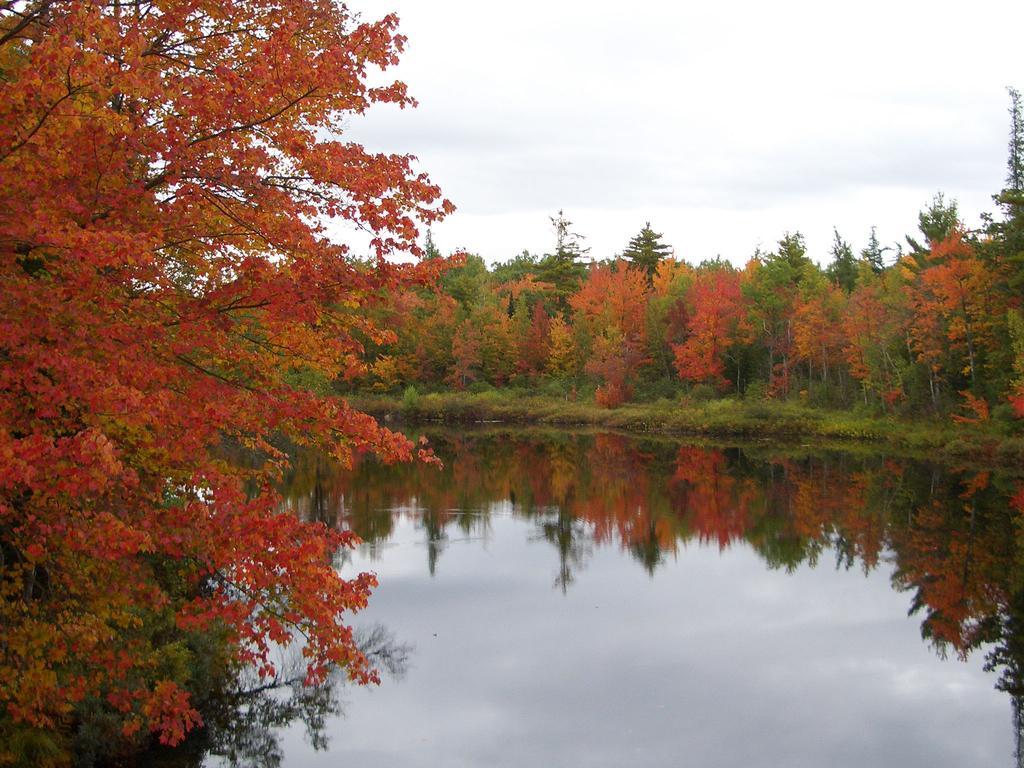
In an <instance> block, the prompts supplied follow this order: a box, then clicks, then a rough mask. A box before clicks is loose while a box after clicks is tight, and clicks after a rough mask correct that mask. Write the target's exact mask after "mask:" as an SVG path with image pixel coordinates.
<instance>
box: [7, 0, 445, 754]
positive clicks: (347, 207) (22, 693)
mask: <svg viewBox="0 0 1024 768" xmlns="http://www.w3.org/2000/svg"><path fill="white" fill-rule="evenodd" d="M396 26H397V19H396V17H394V16H385V17H384V18H382V19H380V20H377V21H363V20H361V19H360V18H358V17H357V16H355V15H354V14H352V13H351V12H350V11H349V10H348V9H347V8H346V7H345V6H343V5H340V4H336V3H333V2H318V1H317V0H274V1H273V2H267V1H265V0H245V1H244V2H233V3H223V2H210V1H209V0H199V1H198V2H196V1H195V0H189V1H188V2H184V1H182V0H152V1H144V2H136V3H107V2H93V1H89V2H64V1H62V0H31V1H29V2H17V3H5V4H3V6H2V10H0V270H2V277H0V279H2V282H3V286H4V289H3V291H2V292H0V360H2V364H0V424H2V429H0V626H2V627H3V642H2V643H0V665H2V669H0V674H2V679H3V684H2V686H0V706H2V707H3V712H4V714H3V715H0V718H5V719H3V720H0V731H4V732H8V730H9V729H10V728H15V729H17V728H32V727H39V728H45V729H52V730H54V731H58V732H59V731H61V730H63V729H64V728H66V727H67V726H68V724H69V723H74V722H75V721H77V720H80V719H81V718H82V717H84V716H85V715H84V714H83V713H84V712H87V711H88V712H93V713H97V712H98V713H101V714H100V715H99V717H100V720H99V722H106V723H108V724H110V723H113V725H111V726H110V727H112V728H114V729H115V730H114V732H112V733H111V734H110V738H111V739H112V740H114V741H117V740H124V739H129V740H130V739H132V738H141V737H142V736H144V735H146V734H148V733H149V732H151V731H152V732H153V733H155V734H156V735H158V736H159V738H160V739H161V740H162V741H165V742H168V743H173V742H176V741H178V740H180V739H181V738H182V736H183V735H184V733H185V732H186V731H188V730H189V729H190V728H192V727H193V726H195V725H196V724H197V723H198V722H199V715H198V713H197V711H196V709H195V708H194V706H193V702H192V700H191V698H190V696H191V695H192V693H193V692H194V691H192V690H191V689H190V687H189V686H190V684H189V673H188V672H187V669H188V667H189V663H188V659H189V658H191V657H190V654H193V653H195V649H194V647H193V645H194V640H195V638H196V637H197V636H198V635H197V633H209V632H216V633H219V634H220V635H221V636H223V637H225V638H226V639H227V642H228V645H227V647H228V648H229V649H230V655H231V656H232V657H233V658H234V659H236V660H241V661H249V662H253V663H256V664H258V665H259V667H260V669H261V673H262V674H270V673H271V670H272V666H271V663H270V660H269V657H268V649H269V647H270V645H271V644H272V643H287V642H289V641H290V640H291V639H294V638H296V637H301V639H302V643H303V646H304V647H303V653H304V654H305V655H306V658H307V661H308V663H309V667H308V679H309V680H311V681H315V680H317V679H321V678H322V677H323V675H324V674H326V670H327V669H328V667H330V666H331V665H342V666H344V667H346V668H347V669H348V672H349V674H350V675H351V676H353V677H354V678H356V679H359V680H362V681H369V680H373V679H374V678H375V673H374V671H373V670H372V669H371V668H370V666H369V665H368V664H367V662H366V659H365V657H363V655H362V654H361V653H360V652H359V650H358V648H357V647H356V646H355V644H354V642H353V639H352V632H351V630H350V629H349V627H348V626H347V624H346V622H345V615H346V613H347V612H348V611H352V610H357V609H359V608H360V607H362V606H363V605H364V604H365V602H366V599H367V596H368V593H369V591H370V589H371V587H372V586H373V584H374V578H373V577H372V576H371V575H367V574H363V575H360V576H357V577H354V578H351V579H342V578H340V577H339V576H338V574H337V572H336V571H335V570H334V568H332V567H331V553H332V552H333V551H334V550H335V549H336V548H337V547H339V546H346V545H352V543H353V537H352V535H351V534H348V533H340V532H338V531H329V530H326V529H325V528H323V527H322V526H320V525H314V524H309V523H304V522H302V521H300V520H299V519H297V518H296V517H294V516H293V515H289V514H279V513H278V498H277V495H276V494H275V493H274V491H273V490H272V483H273V481H274V479H275V477H276V476H277V474H278V473H279V472H280V471H281V468H282V466H283V464H284V461H285V457H284V454H283V452H282V451H281V449H280V447H279V446H280V445H281V443H282V441H288V442H291V443H297V444H304V445H310V446H315V447H317V448H318V449H320V450H323V451H326V452H327V453H329V454H330V455H332V456H334V457H336V458H337V459H338V460H340V461H347V460H348V459H349V458H350V457H351V456H352V455H353V453H354V452H361V451H371V452H375V453H377V454H378V455H380V456H381V457H383V458H384V459H386V460H398V459H403V458H408V457H410V456H411V455H413V454H414V453H415V446H414V445H412V444H411V443H410V441H409V440H408V439H406V438H405V437H403V436H401V435H399V434H396V433H392V432H389V431H387V430H386V429H382V428H381V427H379V426H378V425H377V424H376V423H375V422H374V420H373V419H371V418H369V417H368V416H365V415H363V414H361V413H358V412H356V411H354V410H353V409H352V408H350V407H349V406H348V405H347V404H346V403H345V402H344V401H343V400H340V399H336V398H332V397H325V396H323V395H322V394H320V393H321V392H323V391H324V387H325V386H326V385H328V384H329V382H331V381H332V380H334V379H335V378H336V377H338V376H339V375H340V376H353V375H357V374H359V373H360V372H362V371H363V370H364V369H365V366H364V363H363V361H362V350H363V349H364V346H365V344H366V343H368V342H369V341H372V340H377V341H384V340H387V339H389V338H390V332H389V331H386V330H383V329H381V328H378V327H376V326H375V325H374V324H373V323H372V322H370V321H369V320H368V318H367V314H366V311H367V309H368V308H369V307H371V306H373V305H374V304H376V303H377V302H378V301H379V300H380V297H381V295H382V292H384V291H395V290H398V289H400V288H402V287H404V286H410V285H413V284H416V283H421V282H423V281H424V280H426V279H428V277H429V274H430V273H431V271H432V270H434V271H436V270H437V269H439V266H438V265H436V264H435V263H434V262H431V264H434V266H423V267H421V266H408V265H406V266H402V265H397V264H392V263H390V262H388V261H386V260H385V257H386V256H388V255H389V254H393V253H403V252H404V253H412V254H416V255H418V254H419V248H418V246H417V245H416V237H417V235H418V229H417V222H420V221H422V222H425V223H430V222H432V221H435V220H437V219H438V218H440V217H441V216H443V215H444V214H445V213H448V212H450V211H451V210H453V208H452V205H451V204H450V203H449V202H447V201H446V200H444V199H442V197H441V196H440V192H439V190H438V189H437V187H436V186H434V185H433V184H432V183H431V182H430V180H429V179H428V178H427V177H426V176H425V175H423V174H422V173H419V172H417V171H416V170H414V169H413V166H412V159H411V158H410V157H408V156H404V155H387V154H374V153H371V152H368V151H366V150H365V149H364V148H363V147H362V146H360V145H359V144H357V143H353V142H350V141H348V140H346V138H345V137H344V135H343V134H342V133H341V125H342V123H341V120H342V119H343V118H344V117H345V116H347V115H353V114H359V113H362V112H364V111H365V110H367V109H369V108H370V107H371V106H373V105H374V104H378V103H390V104H396V105H398V106H403V107H404V106H412V105H413V104H414V102H413V100H412V99H411V97H410V96H409V95H408V94H407V93H406V89H405V87H404V85H403V84H401V83H399V82H393V83H384V84H380V85H370V84H369V78H370V74H371V73H372V72H375V71H378V70H385V69H387V68H389V67H391V66H392V65H394V64H395V63H396V62H397V60H398V56H399V54H400V53H401V51H402V49H403V47H404V44H405V40H404V38H403V37H402V36H401V35H399V34H398V33H397V31H396ZM378 79H379V78H378ZM330 217H335V218H341V219H345V220H348V221H351V222H354V223H355V224H356V225H358V226H359V227H361V228H363V229H365V230H366V231H368V232H369V233H370V234H371V240H370V248H371V251H372V254H373V261H372V262H371V263H366V262H364V261H360V260H357V259H355V258H353V254H352V253H351V252H350V251H349V249H348V247H347V246H346V245H344V244H341V243H338V242H335V241H334V240H332V239H331V238H330V237H329V236H328V233H327V231H326V230H325V228H324V224H323V222H324V221H325V220H326V219H327V218H330ZM238 451H241V452H243V453H244V454H245V455H247V456H249V457H250V458H249V459H247V460H245V461H235V460H231V458H230V456H231V455H232V452H238ZM190 649H191V650H190ZM104 718H106V719H104ZM0 761H2V758H0Z"/></svg>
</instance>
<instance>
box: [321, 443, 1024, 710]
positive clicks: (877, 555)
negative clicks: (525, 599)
mask: <svg viewBox="0 0 1024 768" xmlns="http://www.w3.org/2000/svg"><path fill="white" fill-rule="evenodd" d="M434 442H435V449H436V450H437V452H438V454H439V455H440V456H441V458H442V459H443V460H444V462H445V469H444V470H443V471H437V470H435V469H432V468H428V467H422V466H415V465H410V466H405V467H391V468H383V467H379V466H377V465H373V464H370V463H366V464H363V465H359V466H357V467H356V468H354V469H353V470H351V471H348V472H346V473H342V474H337V473H336V474H335V475H333V476H327V474H326V473H321V476H318V475H317V472H316V470H315V467H314V468H313V470H312V471H307V473H306V478H307V485H306V487H307V489H311V488H315V486H316V485H317V483H321V484H323V486H324V488H325V490H324V491H322V492H319V493H320V496H319V497H316V496H314V497H313V498H312V500H311V501H308V502H306V504H307V506H308V507H309V508H310V509H311V510H312V509H319V508H321V507H326V508H327V509H334V510H340V513H339V514H340V516H339V519H338V521H337V524H339V525H345V526H348V527H351V528H352V529H353V530H355V531H356V532H357V533H358V534H359V535H361V536H362V537H363V538H364V539H367V540H368V541H372V542H376V543H378V544H379V543H382V542H383V541H385V540H386V539H387V537H388V536H390V535H391V533H392V531H393V525H394V523H393V520H394V515H393V514H392V512H391V510H394V509H401V510H403V511H402V512H401V514H407V515H412V516H414V517H415V518H416V520H417V523H418V524H419V525H421V526H422V528H423V529H424V531H425V534H426V537H427V549H428V556H427V559H428V563H427V565H428V569H429V570H430V571H431V572H433V571H434V569H435V568H436V567H437V562H438V558H439V556H440V554H441V552H442V551H443V545H444V542H446V541H448V540H449V536H450V531H451V530H452V528H453V526H459V527H461V528H462V530H463V532H464V533H466V534H468V533H469V531H470V530H473V529H474V526H478V525H481V524H483V525H486V524H487V523H486V515H483V516H477V515H467V514H465V511H466V510H487V509H490V508H491V507H492V506H493V505H494V504H495V503H504V504H506V505H507V506H510V507H511V509H512V513H513V515H515V516H516V517H519V518H523V519H526V520H530V521H531V522H532V523H533V525H534V526H535V528H536V531H537V534H538V535H537V537H536V538H537V540H539V541H544V542H547V543H549V544H550V545H552V546H553V547H554V549H555V551H556V552H557V556H558V563H559V565H558V572H557V576H556V578H555V584H556V586H557V587H559V588H560V589H562V590H567V589H568V588H569V586H570V585H571V584H572V583H573V581H574V579H575V578H576V576H577V574H578V573H579V571H580V569H581V568H583V567H585V565H586V562H587V559H588V558H589V557H590V555H591V554H592V552H593V550H594V549H595V548H596V547H601V546H618V547H620V548H621V549H622V550H623V551H625V552H627V553H629V554H630V556H632V557H633V558H634V559H635V560H636V561H637V562H638V564H640V565H641V566H642V567H644V568H645V569H646V570H647V571H648V572H649V573H652V574H653V573H654V572H655V570H656V569H657V568H658V567H659V566H660V564H661V563H663V562H664V561H665V559H666V557H667V556H668V555H669V554H671V553H674V552H675V551H677V548H678V547H679V546H680V545H681V544H686V543H689V542H693V541H696V542H697V543H698V544H700V545H711V546H717V547H718V548H720V549H726V548H728V547H731V546H733V545H735V544H738V543H742V544H744V545H745V546H749V547H751V548H752V549H753V550H754V551H756V552H757V553H758V554H759V555H760V556H761V557H762V558H763V559H764V560H765V562H766V563H767V564H768V565H769V566H770V567H777V568H782V569H785V570H789V571H792V570H795V569H797V568H798V567H800V566H801V565H811V566H814V565H816V564H817V563H818V562H819V560H820V559H821V558H822V556H823V555H826V554H827V553H831V554H832V556H834V558H835V563H836V566H837V567H839V568H844V569H857V570H861V571H863V572H865V573H868V572H871V571H872V570H874V569H875V568H877V567H878V566H879V564H880V563H891V564H892V565H893V568H894V575H893V585H894V587H895V588H897V589H899V590H903V591H906V592H907V593H908V594H909V596H910V601H911V608H912V611H914V612H916V613H917V614H918V615H919V616H920V618H921V626H922V635H923V636H924V638H925V639H926V640H928V641H929V642H930V643H932V644H933V645H934V646H935V648H936V649H937V650H938V651H939V652H940V653H947V652H950V653H952V654H953V655H959V656H966V655H967V654H969V653H971V652H973V651H974V650H975V649H978V648H979V647H981V646H983V645H985V646H989V645H991V646H992V647H994V648H995V650H993V651H992V652H991V653H990V655H989V657H988V664H989V666H990V668H991V669H993V670H997V671H998V673H999V675H1000V679H999V687H1000V688H1001V689H1003V690H1006V691H1007V692H1008V693H1009V694H1010V695H1011V697H1013V699H1014V702H1015V704H1014V707H1015V710H1014V711H1015V712H1019V711H1021V710H1020V707H1019V706H1018V704H1017V703H1016V702H1019V701H1021V700H1022V697H1024V661H1022V660H1024V639H1022V637H1024V597H1021V594H1022V593H1024V565H1022V564H1021V558H1022V555H1021V552H1022V551H1024V532H1022V531H1024V525H1022V524H1021V523H1020V522H1019V518H1020V517H1021V515H1022V514H1024V510H1022V511H1018V512H1017V513H1013V512H1011V510H1010V505H1009V503H1008V499H1009V498H1010V497H1011V496H1012V494H1013V493H1015V492H1018V491H1017V490H1016V488H1017V486H1016V483H1017V482H1018V481H1016V480H1013V479H1012V478H1009V477H1007V476H1005V475H992V474H988V473H984V472H977V471H970V472H969V471H954V470H951V469H949V468H943V467H939V466H935V465H930V464H927V463H918V462H912V461H905V460H894V459H887V458H885V457H882V456H878V455H865V454H861V455H856V454H851V453H841V452H821V451H813V450H811V449H794V450H789V451H784V450H780V449H776V448H758V449H754V450H739V449H728V450H722V449H715V448H704V447H696V446H682V447H680V446H679V445H677V444H673V443H672V442H671V441H657V440H634V439H627V438H624V437H621V436H615V435H598V436H593V435H582V436H579V435H577V436H567V435H564V434H562V435H559V436H557V437H556V438H545V439H540V440H538V439H533V438H531V437H529V436H525V437H524V436H519V435H516V434H507V433H498V434H493V435H487V434H465V435H460V436H458V437H441V438H440V439H439V440H435V441H434ZM318 477H319V480H318ZM310 480H312V482H310ZM317 498H320V499H322V500H323V501H322V502H320V501H316V499H317ZM1017 498H1018V502H1017V504H1018V506H1019V507H1024V493H1021V492H1018V497H1017Z"/></svg>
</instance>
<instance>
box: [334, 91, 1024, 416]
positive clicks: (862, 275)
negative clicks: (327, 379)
mask: <svg viewBox="0 0 1024 768" xmlns="http://www.w3.org/2000/svg"><path fill="white" fill-rule="evenodd" d="M1010 97H1011V108H1010V115H1011V131H1010V152H1009V161H1008V174H1007V179H1006V187H1005V188H1004V189H1003V190H1002V191H1001V192H1000V193H999V194H997V195H996V196H995V198H994V200H995V202H996V204H997V206H998V209H999V214H998V215H997V216H985V217H984V225H983V226H982V227H981V228H980V229H979V230H975V231H969V230H968V229H967V228H966V227H965V225H964V224H963V222H962V220H961V218H960V213H959V211H958V209H957V204H956V202H955V201H953V200H947V199H946V197H944V195H943V194H942V193H937V194H936V195H935V197H934V198H933V200H932V201H931V202H930V204H928V205H927V207H926V208H925V209H924V210H922V211H921V212H920V214H919V225H920V226H919V229H920V233H919V234H914V235H908V236H907V237H906V243H905V244H904V245H895V246H883V245H882V244H881V243H880V242H879V240H878V238H877V236H876V233H875V231H874V229H872V231H871V233H870V237H869V239H868V243H867V245H866V247H864V248H863V249H862V250H860V252H859V253H855V249H854V248H853V247H852V246H851V245H850V244H849V243H848V242H847V241H846V240H844V239H843V237H842V236H841V235H840V234H839V232H838V231H837V232H835V239H834V242H833V244H832V247H831V253H830V256H831V259H830V261H829V262H828V263H827V265H826V266H824V267H821V266H819V265H818V264H817V263H816V262H815V261H814V260H812V259H811V258H810V257H809V255H808V253H807V249H806V246H805V241H804V238H803V237H802V236H801V235H800V234H799V232H794V233H787V234H786V235H785V236H784V237H783V238H782V239H781V240H780V241H779V242H778V245H777V247H776V248H775V249H774V250H770V251H764V250H760V249H758V250H757V251H755V253H754V254H753V256H752V257H751V258H750V259H749V261H747V263H746V265H745V266H744V267H742V268H736V267H734V266H733V265H731V264H730V263H729V262H727V261H723V260H722V259H720V258H715V259H713V260H709V261H703V262H701V263H699V264H697V265H693V264H690V263H687V262H685V261H681V260H677V259H676V258H675V257H674V254H673V252H672V249H671V248H670V246H669V245H667V244H666V243H664V242H663V241H662V239H661V235H659V234H658V233H657V232H655V231H654V230H653V229H652V228H651V225H650V223H648V224H647V225H645V226H644V228H643V229H642V230H641V231H640V232H639V233H638V234H637V235H636V236H635V237H633V238H632V239H631V240H630V242H629V243H628V245H627V246H626V248H625V249H624V250H623V251H622V252H621V253H620V254H618V255H616V256H615V257H614V258H611V259H605V260H600V261H597V260H590V261H586V258H587V256H588V254H587V249H586V248H584V247H583V244H582V243H583V238H582V237H581V236H580V235H578V234H576V233H574V232H573V231H572V225H571V222H569V221H568V220H567V219H566V218H565V217H564V216H563V214H562V213H561V212H559V214H558V216H557V217H553V218H552V224H553V226H554V248H553V250H552V252H551V253H548V254H544V255H542V256H540V255H535V254H531V253H529V252H523V253H522V254H521V255H520V256H518V257H516V258H514V259H512V260H510V261H507V262H504V263H499V264H496V265H494V266H493V267H492V268H488V266H487V265H486V263H485V261H484V260H483V259H482V258H481V257H480V256H477V255H462V256H460V257H457V258H456V259H454V260H453V261H454V265H453V266H451V267H450V268H448V269H447V270H446V271H445V272H444V273H443V274H442V276H441V277H440V279H439V281H438V284H437V285H436V286H434V287H433V288H410V289H407V290H403V291H398V292H394V293H392V294H390V295H389V296H388V297H387V299H386V301H385V303H384V304H383V305H382V307H381V308H380V309H379V310H378V311H379V312H380V316H379V318H378V319H379V320H380V321H381V322H382V323H383V324H385V325H386V326H387V327H389V328H390V329H391V330H392V331H393V334H388V335H385V336H384V337H378V338H377V339H375V340H374V341H373V342H368V343H367V345H368V349H369V352H370V358H371V364H370V365H369V367H368V369H367V370H366V372H365V373H364V374H363V375H362V376H360V377H356V378H355V379H354V380H353V381H350V382H348V383H347V384H346V387H345V388H346V390H348V389H349V388H351V387H354V388H356V389H364V390H365V389H371V390H374V391H399V390H401V389H403V388H406V389H407V388H408V387H410V386H411V387H414V388H416V389H418V390H421V391H422V390H424V389H438V388H446V387H452V388H455V389H466V388H468V389H470V390H486V389H490V388H492V387H501V386H520V387H527V388H530V389H533V390H536V391H540V392H543V393H546V394H549V395H556V396H559V397H566V398H576V397H585V396H588V395H589V394H590V392H591V391H592V392H593V393H594V397H595V399H596V402H597V403H598V404H599V405H603V406H607V407H615V406H617V405H619V404H621V403H623V402H626V401H629V400H631V399H656V398H659V397H670V398H678V397H679V396H681V395H682V396H689V397H691V398H694V399H709V398H712V397H716V396H724V395H742V396H744V397H746V398H754V399H764V398H768V399H790V398H791V399H799V400H801V401H805V402H808V403H810V404H814V405H821V406H829V407H837V408H859V409H867V410H870V411H873V412H884V413H888V414H914V415H922V414H931V415H939V416H947V415H949V416H952V417H953V418H956V419H969V420H985V419H987V418H989V416H990V414H992V415H995V416H1001V417H1003V418H1005V419H1008V420H1009V419H1012V418H1013V417H1014V416H1016V417H1020V416H1024V315H1022V291H1024V160H1022V158H1024V118H1022V113H1021V100H1020V94H1019V93H1018V92H1017V91H1015V90H1013V89H1010ZM425 251H426V254H427V259H428V260H431V259H434V260H439V261H440V260H441V256H440V252H439V251H438V249H437V247H436V245H435V244H434V242H433V240H432V238H431V237H430V235H429V234H428V237H427V243H426V248H425ZM410 394H411V393H410Z"/></svg>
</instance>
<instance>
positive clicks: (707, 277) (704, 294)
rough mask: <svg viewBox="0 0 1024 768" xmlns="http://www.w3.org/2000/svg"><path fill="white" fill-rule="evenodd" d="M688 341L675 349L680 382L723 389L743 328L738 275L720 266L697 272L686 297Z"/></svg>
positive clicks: (727, 383) (726, 383)
mask: <svg viewBox="0 0 1024 768" xmlns="http://www.w3.org/2000/svg"><path fill="white" fill-rule="evenodd" d="M686 306H687V310H688V323H687V331H688V337H687V339H686V341H685V342H684V343H683V344H679V345H677V346H675V347H674V350H673V351H674V352H675V365H676V370H677V371H678V373H679V376H680V378H682V379H684V380H687V381H693V382H703V383H708V384H712V385H714V386H716V387H718V388H719V389H726V388H727V387H728V386H729V384H730V382H729V381H728V380H727V379H726V377H725V371H726V362H727V358H728V357H729V352H730V349H731V348H732V347H733V345H735V344H736V343H737V342H738V341H740V337H741V334H742V330H743V327H744V322H743V321H744V306H743V295H742V292H741V290H740V273H739V272H737V271H736V270H734V269H732V268H730V267H727V266H723V267H719V268H714V269H705V270H701V271H698V272H697V274H696V275H695V277H694V281H693V284H692V285H691V286H690V290H689V291H688V293H687V299H686Z"/></svg>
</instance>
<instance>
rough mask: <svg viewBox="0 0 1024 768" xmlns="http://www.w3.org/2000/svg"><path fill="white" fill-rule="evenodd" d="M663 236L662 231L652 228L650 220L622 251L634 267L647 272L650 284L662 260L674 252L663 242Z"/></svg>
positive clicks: (623, 255)
mask: <svg viewBox="0 0 1024 768" xmlns="http://www.w3.org/2000/svg"><path fill="white" fill-rule="evenodd" d="M661 237H662V235H661V233H660V232H655V231H654V230H653V229H651V222H649V221H648V222H647V223H645V224H644V228H643V229H641V230H640V232H639V233H638V234H637V235H636V236H635V237H633V239H632V240H630V241H629V245H628V246H626V250H624V251H623V252H622V258H624V259H625V260H626V261H628V262H629V265H630V266H631V267H632V268H633V269H639V270H643V271H644V272H646V273H647V282H648V284H650V283H653V281H654V274H655V273H656V272H657V271H658V264H659V263H660V262H661V260H662V259H664V258H667V257H668V256H669V255H671V253H672V248H671V246H669V245H668V244H666V243H663V242H661Z"/></svg>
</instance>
